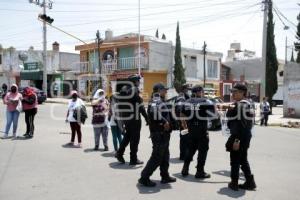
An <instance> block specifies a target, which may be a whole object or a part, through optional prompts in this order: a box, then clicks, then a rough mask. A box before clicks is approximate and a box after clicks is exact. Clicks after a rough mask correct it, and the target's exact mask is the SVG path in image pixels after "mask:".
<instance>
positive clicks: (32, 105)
mask: <svg viewBox="0 0 300 200" xmlns="http://www.w3.org/2000/svg"><path fill="white" fill-rule="evenodd" d="M37 105H38V100H37V96H36V94H35V92H34V89H33V88H31V87H25V88H24V91H23V100H22V106H23V111H24V112H25V122H26V133H25V134H24V137H25V138H32V137H33V134H34V117H35V115H36V113H37Z"/></svg>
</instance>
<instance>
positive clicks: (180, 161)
mask: <svg viewBox="0 0 300 200" xmlns="http://www.w3.org/2000/svg"><path fill="white" fill-rule="evenodd" d="M170 163H172V164H183V161H182V160H179V158H178V157H177V158H170Z"/></svg>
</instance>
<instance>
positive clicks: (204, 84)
mask: <svg viewBox="0 0 300 200" xmlns="http://www.w3.org/2000/svg"><path fill="white" fill-rule="evenodd" d="M205 56H206V43H205V41H204V45H203V88H205V86H206V66H205V65H206V62H205V61H206V59H205Z"/></svg>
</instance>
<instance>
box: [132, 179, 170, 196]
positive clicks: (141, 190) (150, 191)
mask: <svg viewBox="0 0 300 200" xmlns="http://www.w3.org/2000/svg"><path fill="white" fill-rule="evenodd" d="M152 181H153V182H155V183H156V187H145V186H142V185H141V184H139V183H138V184H136V187H137V189H138V190H139V193H140V194H154V193H158V192H160V191H161V190H167V189H172V186H171V185H170V184H160V181H158V180H152Z"/></svg>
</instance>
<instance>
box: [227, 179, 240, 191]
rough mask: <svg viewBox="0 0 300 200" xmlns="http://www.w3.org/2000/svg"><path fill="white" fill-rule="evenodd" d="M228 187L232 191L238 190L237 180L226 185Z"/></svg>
mask: <svg viewBox="0 0 300 200" xmlns="http://www.w3.org/2000/svg"><path fill="white" fill-rule="evenodd" d="M228 187H229V188H230V189H232V190H234V191H238V190H239V185H238V180H231V182H230V183H228Z"/></svg>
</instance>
